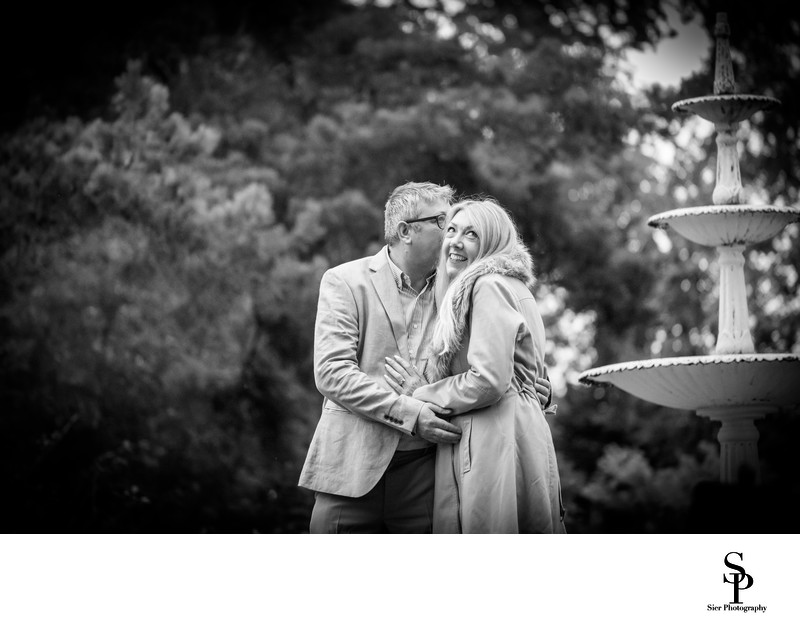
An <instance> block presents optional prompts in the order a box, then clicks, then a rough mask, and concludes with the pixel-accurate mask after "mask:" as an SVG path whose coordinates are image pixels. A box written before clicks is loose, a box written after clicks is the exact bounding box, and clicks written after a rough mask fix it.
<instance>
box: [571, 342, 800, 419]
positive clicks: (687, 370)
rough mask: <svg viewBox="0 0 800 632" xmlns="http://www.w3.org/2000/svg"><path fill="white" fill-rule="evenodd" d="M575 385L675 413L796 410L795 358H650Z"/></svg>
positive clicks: (799, 367)
mask: <svg viewBox="0 0 800 632" xmlns="http://www.w3.org/2000/svg"><path fill="white" fill-rule="evenodd" d="M579 381H580V382H581V383H583V384H587V385H590V386H593V385H599V386H602V385H606V384H611V385H613V386H616V387H618V388H620V389H622V390H623V391H626V392H628V393H630V394H631V395H635V396H636V397H638V398H640V399H644V400H646V401H648V402H651V403H654V404H658V405H660V406H666V407H668V408H678V409H682V410H698V409H707V408H728V407H754V406H769V407H774V408H775V409H777V408H779V407H792V406H797V405H800V356H798V355H794V354H788V353H773V354H770V353H742V354H725V355H707V356H680V357H674V358H653V359H650V360H638V361H633V362H621V363H618V364H609V365H606V366H601V367H596V368H594V369H590V370H588V371H584V372H583V373H581V374H580V376H579Z"/></svg>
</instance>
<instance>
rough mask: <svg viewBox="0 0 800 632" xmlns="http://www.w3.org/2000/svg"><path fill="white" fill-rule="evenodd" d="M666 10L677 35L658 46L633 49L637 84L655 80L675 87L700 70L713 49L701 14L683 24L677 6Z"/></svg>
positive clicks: (638, 86) (635, 84)
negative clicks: (676, 10)
mask: <svg viewBox="0 0 800 632" xmlns="http://www.w3.org/2000/svg"><path fill="white" fill-rule="evenodd" d="M666 13H667V18H668V21H669V23H670V25H671V26H673V27H674V28H675V30H677V31H678V36H677V37H674V38H670V39H664V40H661V42H660V43H659V44H658V46H657V47H656V48H655V49H652V48H649V49H648V50H645V51H643V52H640V51H634V50H632V51H629V52H628V54H627V59H628V62H629V63H630V64H631V66H632V70H633V83H634V86H635V87H637V88H645V87H647V86H649V85H650V84H653V83H660V84H662V85H665V86H670V87H676V86H677V85H678V84H679V83H680V81H681V79H684V78H686V77H688V76H689V75H691V74H692V73H694V72H696V71H698V70H700V67H701V66H702V63H703V61H704V60H705V59H707V58H708V56H709V54H710V52H711V49H710V48H709V47H710V44H711V38H710V37H709V35H708V33H706V31H705V30H704V29H703V27H702V24H701V21H700V17H699V16H698V17H696V18H695V19H694V20H693V21H692V22H690V23H689V24H682V23H681V21H680V18H679V17H678V14H677V13H676V12H675V11H674V9H671V8H668V9H667V10H666Z"/></svg>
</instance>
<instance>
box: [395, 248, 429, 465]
mask: <svg viewBox="0 0 800 632" xmlns="http://www.w3.org/2000/svg"><path fill="white" fill-rule="evenodd" d="M386 258H387V259H388V260H389V269H390V270H391V271H392V277H393V278H394V282H395V285H396V286H397V292H398V294H399V296H400V303H401V304H402V306H403V317H404V321H405V325H406V340H407V344H408V348H407V349H406V351H407V353H408V356H407V357H408V359H409V360H410V361H411V363H412V364H413V365H414V366H415V367H417V369H418V370H419V371H420V372H424V371H425V366H426V365H427V363H428V351H429V347H430V342H431V339H432V337H433V328H434V326H435V324H436V301H435V300H434V288H435V282H436V272H435V271H434V272H432V273H431V275H430V276H429V277H428V278H427V279H426V280H425V287H424V288H422V291H421V292H419V293H417V291H416V290H414V288H413V287H411V282H410V279H409V277H408V275H407V274H406V273H405V272H403V271H402V270H401V269H400V268H398V267H397V264H396V263H395V262H394V261H392V258H391V256H389V252H388V250H387V252H386ZM430 445H431V443H430V442H428V441H426V440H425V439H422V438H420V437H408V436H406V435H403V436H401V437H400V443H399V444H398V446H397V449H398V450H416V449H419V448H425V447H428V446H430Z"/></svg>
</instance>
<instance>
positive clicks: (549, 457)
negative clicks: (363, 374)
mask: <svg viewBox="0 0 800 632" xmlns="http://www.w3.org/2000/svg"><path fill="white" fill-rule="evenodd" d="M532 267H533V266H532V259H531V256H530V254H529V252H528V249H527V248H526V247H525V245H524V244H523V243H522V240H521V239H520V237H519V235H518V233H517V230H516V227H515V226H514V223H513V222H512V220H511V218H510V217H509V215H508V213H507V212H506V211H505V209H503V208H502V207H501V206H499V205H498V204H497V203H495V202H494V201H492V200H467V201H463V202H460V203H458V204H456V205H454V206H453V208H452V209H451V211H450V213H449V214H448V217H447V223H446V226H445V237H444V242H443V244H442V252H441V257H440V261H439V273H438V275H437V276H438V282H439V283H440V284H441V288H440V290H441V291H442V292H443V293H444V295H443V297H442V300H441V301H439V305H440V308H439V317H438V321H437V324H436V329H435V331H434V334H433V342H432V348H431V354H430V358H431V361H430V362H429V364H428V369H427V370H426V376H427V377H429V378H430V379H426V378H425V377H423V376H421V375H419V374H418V373H417V372H415V371H414V370H413V368H412V367H411V366H410V365H409V364H408V363H406V362H405V361H402V360H401V361H400V362H398V361H397V360H395V359H390V358H387V380H388V382H389V384H390V385H391V386H392V387H393V388H394V389H395V391H397V392H398V393H405V394H413V396H414V397H416V398H418V399H420V400H423V401H427V402H433V403H435V404H438V405H439V406H442V407H444V408H448V409H450V410H451V411H452V413H453V415H454V417H453V418H452V419H451V422H452V423H454V424H456V425H458V426H459V427H460V428H461V430H462V435H461V441H460V442H459V443H457V444H454V445H448V444H441V445H439V446H438V450H437V455H436V491H435V501H434V502H435V507H434V518H433V529H434V533H564V532H565V529H564V524H563V507H562V504H561V488H560V481H559V475H558V466H557V463H556V455H555V448H554V446H553V439H552V436H551V434H550V428H549V426H548V424H547V421H546V420H545V417H544V411H543V410H542V408H541V405H540V404H539V401H538V399H537V397H536V391H535V382H536V378H537V376H543V375H544V372H545V369H544V345H545V331H544V324H543V322H542V318H541V315H540V314H539V310H538V308H537V306H536V301H535V299H534V297H533V294H531V291H530V287H531V286H532V284H533V281H534V278H533V271H532ZM428 381H431V382H432V383H430V384H425V382H428Z"/></svg>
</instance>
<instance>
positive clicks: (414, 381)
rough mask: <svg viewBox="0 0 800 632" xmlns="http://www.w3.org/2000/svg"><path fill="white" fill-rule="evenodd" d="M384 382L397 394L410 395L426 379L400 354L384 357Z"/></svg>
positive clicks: (426, 381) (425, 382) (425, 381)
mask: <svg viewBox="0 0 800 632" xmlns="http://www.w3.org/2000/svg"><path fill="white" fill-rule="evenodd" d="M385 366H386V375H385V376H384V377H386V382H387V383H388V384H389V386H390V387H391V388H392V389H393V390H394V392H395V393H397V394H399V395H411V394H412V393H413V392H414V391H415V390H417V389H418V388H419V387H420V386H422V385H423V384H427V383H428V380H426V379H425V376H424V375H423V374H422V373H420V372H419V370H417V367H415V366H414V365H413V364H411V363H410V362H408V361H406V360H404V359H403V358H401V357H400V356H394V357H393V358H388V357H387V358H386V364H385Z"/></svg>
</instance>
